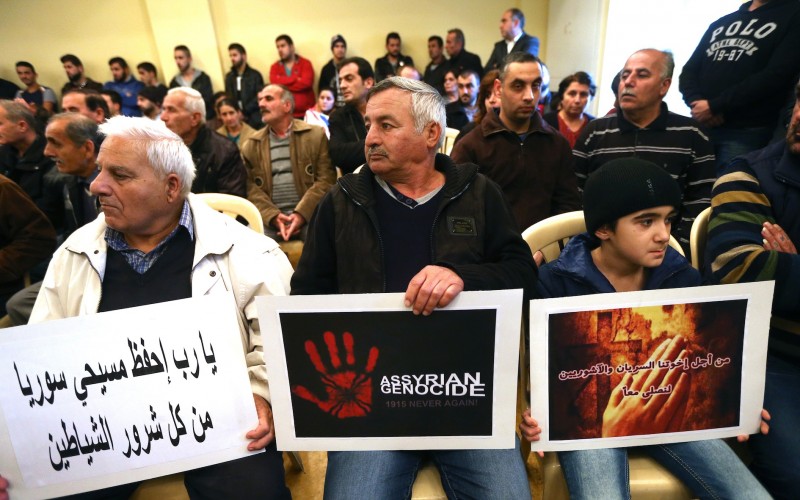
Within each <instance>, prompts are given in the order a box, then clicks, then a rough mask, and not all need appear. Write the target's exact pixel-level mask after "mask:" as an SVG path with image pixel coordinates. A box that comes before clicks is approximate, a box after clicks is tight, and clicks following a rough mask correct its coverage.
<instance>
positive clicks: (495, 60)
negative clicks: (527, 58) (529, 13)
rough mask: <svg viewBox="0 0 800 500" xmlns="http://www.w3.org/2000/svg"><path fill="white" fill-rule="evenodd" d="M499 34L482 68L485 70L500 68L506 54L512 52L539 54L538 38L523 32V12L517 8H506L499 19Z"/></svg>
mask: <svg viewBox="0 0 800 500" xmlns="http://www.w3.org/2000/svg"><path fill="white" fill-rule="evenodd" d="M500 35H501V36H502V37H503V39H502V40H500V41H499V42H497V43H496V44H494V50H492V55H491V56H489V61H487V63H486V67H485V68H484V71H485V72H487V73H488V72H489V71H491V70H493V69H500V68H501V67H502V66H503V61H504V60H505V58H506V56H507V55H508V54H510V53H512V52H527V53H529V54H530V55H532V56H538V55H539V39H538V38H537V37H535V36H531V35H529V34H527V33H525V14H523V13H522V11H521V10H519V9H516V8H515V9H508V10H506V11H505V12H503V17H502V18H501V19H500Z"/></svg>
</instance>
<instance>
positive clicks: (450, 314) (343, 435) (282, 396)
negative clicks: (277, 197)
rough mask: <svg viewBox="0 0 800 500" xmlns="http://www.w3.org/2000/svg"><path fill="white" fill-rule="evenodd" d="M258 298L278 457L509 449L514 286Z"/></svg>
mask: <svg viewBox="0 0 800 500" xmlns="http://www.w3.org/2000/svg"><path fill="white" fill-rule="evenodd" d="M403 297H404V295H403V294H401V293H392V294H364V295H324V296H292V297H258V298H257V299H256V303H257V305H258V313H259V320H260V323H261V327H262V329H263V331H268V332H270V333H275V334H274V335H269V336H265V338H264V353H265V358H266V363H267V370H268V372H269V376H270V391H271V394H272V411H273V415H274V417H275V431H276V442H277V446H278V449H279V450H412V449H423V450H426V449H479V448H513V447H514V435H515V434H514V430H515V422H516V394H517V393H516V387H517V379H518V370H517V367H518V357H519V343H520V327H521V309H522V291H521V290H502V291H493V292H462V293H461V294H459V295H458V297H457V298H456V299H455V300H454V301H453V302H452V303H451V304H450V305H449V306H448V307H446V308H443V309H436V310H435V311H434V312H433V313H432V314H431V315H430V316H427V317H425V316H414V315H413V314H412V312H411V310H410V309H409V308H407V307H405V306H404V305H403Z"/></svg>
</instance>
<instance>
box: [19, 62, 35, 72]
mask: <svg viewBox="0 0 800 500" xmlns="http://www.w3.org/2000/svg"><path fill="white" fill-rule="evenodd" d="M20 66H22V67H25V68H30V70H31V71H33V72H34V73H36V69H35V68H34V67H33V64H31V63H29V62H28V61H17V64H15V65H14V67H15V68H19V67H20Z"/></svg>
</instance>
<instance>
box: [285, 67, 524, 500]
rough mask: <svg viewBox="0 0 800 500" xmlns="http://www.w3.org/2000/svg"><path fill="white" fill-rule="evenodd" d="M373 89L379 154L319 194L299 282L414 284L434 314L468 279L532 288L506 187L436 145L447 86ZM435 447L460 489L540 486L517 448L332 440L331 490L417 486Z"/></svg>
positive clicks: (394, 490) (370, 491)
mask: <svg viewBox="0 0 800 500" xmlns="http://www.w3.org/2000/svg"><path fill="white" fill-rule="evenodd" d="M412 96H413V97H412ZM367 99H368V104H367V108H366V122H367V123H368V124H369V133H368V135H367V138H366V149H367V162H368V163H367V165H368V166H367V167H365V168H363V169H362V170H361V171H360V172H359V173H358V174H353V175H346V176H344V177H342V178H341V179H340V180H339V183H338V185H337V186H334V188H333V189H332V190H331V191H329V192H328V194H327V195H326V196H325V198H323V200H322V202H321V203H320V205H319V206H318V208H317V211H316V212H315V214H314V217H313V218H312V219H311V224H310V226H309V231H308V237H307V239H306V243H305V247H304V249H303V254H302V256H301V257H300V262H299V263H298V267H297V270H296V271H295V274H294V277H293V278H292V282H291V290H292V294H299V295H307V294H334V293H380V292H405V303H406V307H408V308H410V309H411V310H412V311H413V313H414V314H418V315H419V314H421V315H425V316H427V315H430V314H431V313H432V312H433V310H434V309H435V308H438V307H444V306H447V305H448V304H449V303H450V302H451V301H452V300H453V299H454V298H455V297H456V296H458V294H459V293H460V292H461V291H462V290H500V289H509V288H522V289H524V290H525V292H526V295H527V296H528V297H530V294H531V293H532V291H533V287H534V286H535V282H536V265H535V264H534V263H533V258H532V256H531V252H530V249H529V248H528V246H527V244H526V243H525V242H524V241H523V240H522V237H521V236H520V233H519V231H517V229H516V225H515V224H514V220H513V218H512V216H511V213H510V211H509V209H508V205H507V204H506V203H505V201H504V200H503V194H502V193H501V191H500V188H499V187H498V186H497V185H496V184H494V183H493V182H491V181H490V180H489V179H487V178H486V177H484V176H483V175H481V174H479V173H478V167H477V165H472V164H464V165H455V164H454V163H453V162H452V160H450V158H449V157H447V156H445V155H440V154H437V153H436V151H437V150H438V148H439V147H440V146H441V144H442V142H443V140H444V129H445V112H444V100H443V98H442V97H441V96H440V95H439V93H438V92H437V91H436V90H435V89H434V88H433V87H431V86H429V85H427V84H425V83H422V82H418V81H415V80H409V79H406V78H388V79H386V80H384V81H383V82H381V83H379V84H378V85H376V87H375V88H374V89H372V90H371V91H370V93H369V96H368V98H367ZM421 123H424V126H422V127H419V126H418V124H421ZM423 455H428V456H432V458H433V461H434V462H435V463H436V464H437V465H438V466H440V467H441V468H443V469H446V470H447V481H443V486H444V488H445V489H446V491H447V494H448V497H450V498H461V497H476V498H529V497H530V494H531V493H530V486H529V484H528V479H527V475H526V472H525V466H524V464H523V463H522V460H521V457H520V453H519V451H518V450H513V449H503V450H433V451H402V452H400V451H379V452H358V451H356V452H330V453H329V454H328V471H327V475H326V477H325V497H326V498H331V499H339V498H343V499H344V498H398V497H403V496H406V495H407V490H408V485H410V484H411V483H412V482H413V479H414V475H415V474H416V472H417V467H418V460H421V457H422V456H423Z"/></svg>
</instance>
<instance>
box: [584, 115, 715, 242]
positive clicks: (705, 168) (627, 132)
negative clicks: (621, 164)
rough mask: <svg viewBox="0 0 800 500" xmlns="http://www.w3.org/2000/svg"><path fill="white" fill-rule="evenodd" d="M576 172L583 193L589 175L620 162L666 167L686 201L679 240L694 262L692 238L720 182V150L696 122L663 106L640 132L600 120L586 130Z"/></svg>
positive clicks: (620, 120) (676, 232) (621, 121)
mask: <svg viewBox="0 0 800 500" xmlns="http://www.w3.org/2000/svg"><path fill="white" fill-rule="evenodd" d="M572 154H573V155H574V156H575V173H576V175H577V176H578V188H579V190H580V191H581V193H582V192H583V185H584V184H585V183H586V178H587V176H588V175H589V174H590V173H592V172H594V171H595V170H597V169H598V168H599V167H600V166H601V165H603V164H604V163H606V162H608V161H610V160H613V159H615V158H622V157H627V156H634V157H637V158H641V159H643V160H648V161H651V162H653V163H655V164H656V165H660V166H662V167H663V168H664V170H666V171H667V172H669V173H670V175H672V178H673V179H675V180H676V181H678V184H679V185H680V187H681V192H682V193H683V202H682V206H681V207H680V210H679V214H678V223H677V224H676V225H675V226H674V227H673V229H672V233H673V236H675V238H676V239H677V240H678V241H679V242H680V244H681V246H682V247H683V250H684V253H686V256H687V258H689V257H690V256H689V234H690V232H691V228H692V222H694V219H695V217H697V215H698V214H699V213H700V212H702V211H703V210H704V209H705V208H707V207H708V206H709V203H710V202H711V187H712V185H713V184H714V180H715V178H716V175H715V163H714V148H713V146H712V144H711V142H710V141H709V139H708V137H707V136H706V135H705V134H704V133H703V132H702V131H701V130H700V128H699V126H698V125H697V122H695V121H694V120H692V119H691V118H687V117H685V116H681V115H677V114H675V113H671V112H670V111H669V110H668V109H667V105H666V104H663V103H662V104H661V114H659V116H658V118H656V119H655V121H653V123H651V124H650V125H648V126H646V127H644V128H639V127H637V126H636V125H634V124H633V123H631V122H629V121H628V120H626V119H625V118H624V117H623V116H622V114H621V113H620V112H619V110H617V114H616V115H612V116H606V117H604V118H598V119H597V120H594V121H592V122H590V123H589V125H587V126H586V129H584V131H583V133H582V134H581V137H580V138H579V139H578V142H577V143H576V144H575V149H574V150H573V151H572Z"/></svg>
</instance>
